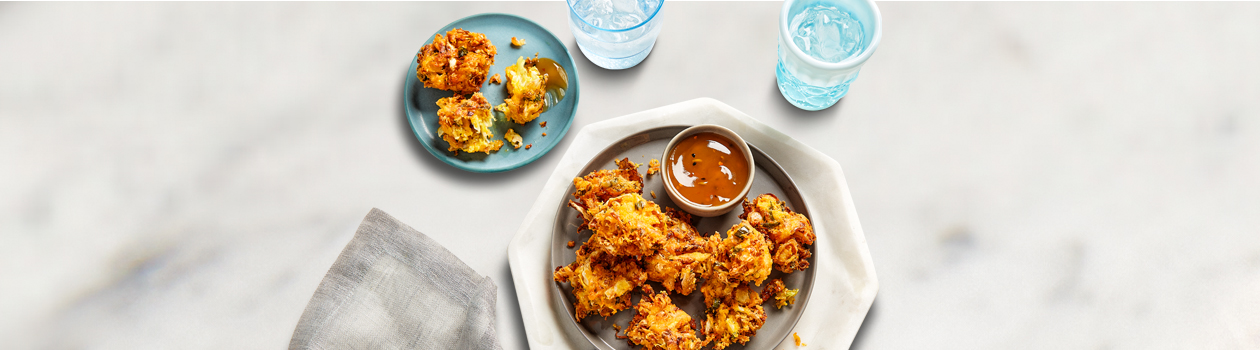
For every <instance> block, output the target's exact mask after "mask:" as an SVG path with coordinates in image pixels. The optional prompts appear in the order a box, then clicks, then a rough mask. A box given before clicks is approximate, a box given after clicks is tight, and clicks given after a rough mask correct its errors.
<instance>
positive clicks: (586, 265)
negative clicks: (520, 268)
mask: <svg viewBox="0 0 1260 350" xmlns="http://www.w3.org/2000/svg"><path fill="white" fill-rule="evenodd" d="M593 248H594V247H592V246H590V245H583V246H582V247H581V248H578V251H577V260H574V261H573V263H572V264H569V265H566V266H560V267H557V268H556V271H555V273H554V274H553V275H552V278H554V279H555V280H556V282H567V283H569V285H570V286H572V287H573V296H574V298H575V299H576V302H574V304H573V309H574V310H573V311H574V312H573V313H574V316H575V317H576V318H577V320H578V321H579V322H580V321H581V320H582V319H583V318H585V317H586V316H588V315H591V314H596V315H600V316H603V317H608V316H611V315H612V314H615V313H617V312H618V311H621V310H625V309H627V308H629V307H630V292H631V291H633V290H634V288H637V287H638V286H640V285H642V284H643V283H644V282H645V281H647V273H645V272H644V271H643V268H642V267H641V266H639V262H638V261H636V260H634V259H632V258H628V257H618V256H613V255H611V254H608V253H606V252H604V251H600V250H598V249H593Z"/></svg>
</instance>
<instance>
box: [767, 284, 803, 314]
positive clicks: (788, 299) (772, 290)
mask: <svg viewBox="0 0 1260 350" xmlns="http://www.w3.org/2000/svg"><path fill="white" fill-rule="evenodd" d="M800 291H801V290H800V289H787V287H786V286H784V285H783V280H781V279H778V278H775V279H773V280H770V283H768V284H766V288H763V289H761V299H765V300H766V301H770V299H774V301H775V302H774V308H776V309H782V308H783V307H784V306H787V305H792V304H795V303H796V293H797V292H800Z"/></svg>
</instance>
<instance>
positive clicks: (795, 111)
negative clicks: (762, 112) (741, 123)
mask: <svg viewBox="0 0 1260 350" xmlns="http://www.w3.org/2000/svg"><path fill="white" fill-rule="evenodd" d="M776 79H777V78H775V77H773V76H771V77H770V84H769V86H770V93H771V94H772V95H774V97H772V98H770V100H772V101H774V102H771V103H770V104H771V107H772V108H774V111H775V112H778V114H780V115H786V116H788V117H791V118H792V119H796V120H797V121H798V122H816V121H822V120H826V119H827V118H828V117H832V116H836V115H839V114H840V110H841V109H843V108H844V107H843V105H844V100H845V98H841V99H840V101H836V104H834V105H831V107H827V108H823V109H821V110H817V111H807V110H803V109H800V108H797V107H796V106H793V105H792V103H791V102H788V100H787V98H784V97H783V93H781V92H779V81H778V80H776ZM846 97H847V96H846Z"/></svg>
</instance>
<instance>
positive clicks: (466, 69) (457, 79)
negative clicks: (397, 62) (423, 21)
mask: <svg viewBox="0 0 1260 350" xmlns="http://www.w3.org/2000/svg"><path fill="white" fill-rule="evenodd" d="M497 53H498V51H497V50H496V49H495V48H494V44H491V43H490V39H486V36H485V34H481V33H474V32H470V31H467V30H463V29H459V28H455V29H451V30H450V31H448V32H446V36H442V34H435V35H434V36H433V43H431V44H429V45H425V46H424V47H422V48H420V53H419V54H416V63H417V67H416V77H417V78H420V81H421V82H423V83H424V86H425V87H431V88H436V89H442V90H448V91H454V92H456V93H458V94H464V95H467V94H471V93H474V92H477V91H481V83H483V82H485V81H486V73H488V72H489V71H490V66H493V65H494V55H495V54H497Z"/></svg>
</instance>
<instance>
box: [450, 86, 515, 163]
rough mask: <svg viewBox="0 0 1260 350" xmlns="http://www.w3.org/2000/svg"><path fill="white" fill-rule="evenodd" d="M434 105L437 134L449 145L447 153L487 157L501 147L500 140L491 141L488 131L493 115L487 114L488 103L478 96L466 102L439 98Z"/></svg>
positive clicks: (454, 97) (474, 95) (458, 96)
mask: <svg viewBox="0 0 1260 350" xmlns="http://www.w3.org/2000/svg"><path fill="white" fill-rule="evenodd" d="M437 105H438V112H437V114H438V130H437V134H438V137H441V138H442V139H443V140H446V143H448V144H450V146H449V148H447V150H448V151H464V152H470V153H471V152H485V153H487V154H488V153H490V152H494V151H498V150H499V148H500V147H503V141H502V140H494V141H491V139H493V138H494V132H492V131H490V127H491V125H493V123H494V115H493V114H491V113H490V103H489V102H486V97H485V96H482V95H481V93H480V92H478V93H474V94H472V96H471V97H468V98H464V97H463V96H461V95H455V96H452V97H446V98H442V99H439V100H438V101H437Z"/></svg>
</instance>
